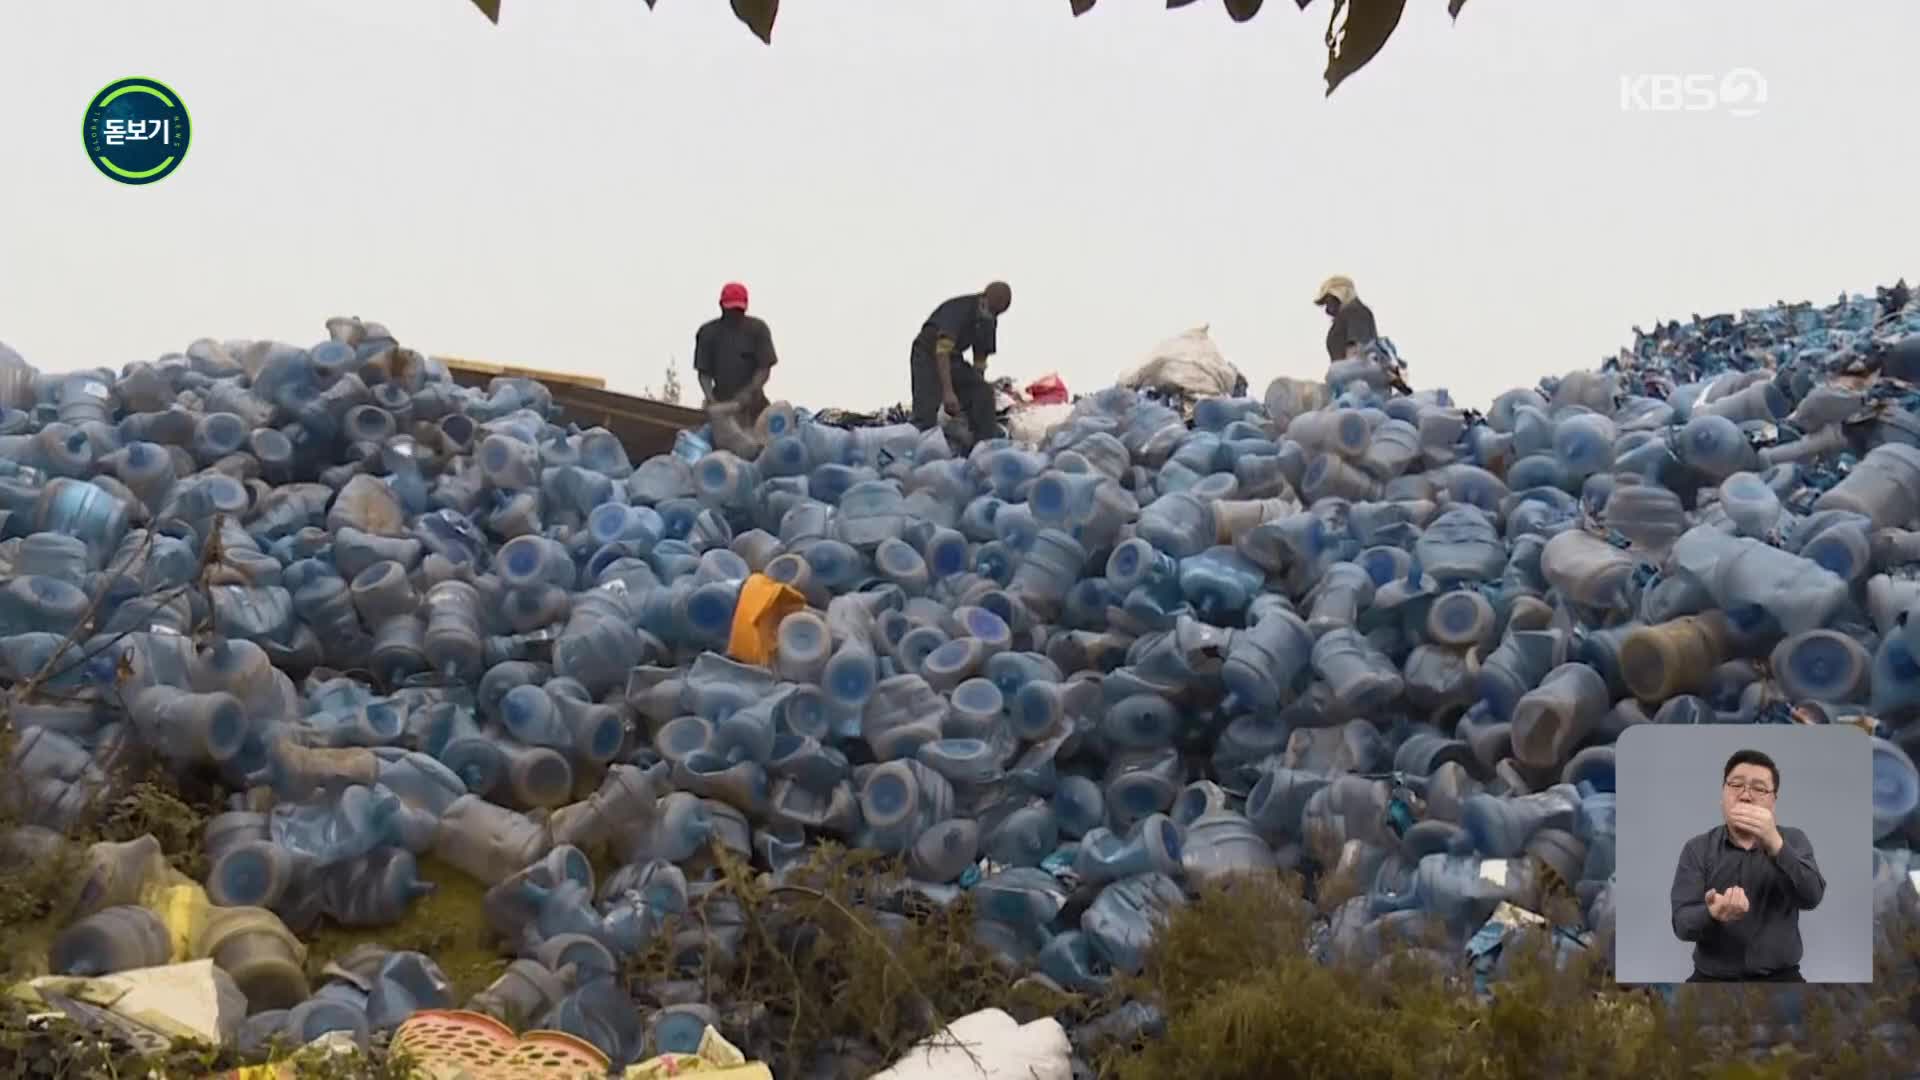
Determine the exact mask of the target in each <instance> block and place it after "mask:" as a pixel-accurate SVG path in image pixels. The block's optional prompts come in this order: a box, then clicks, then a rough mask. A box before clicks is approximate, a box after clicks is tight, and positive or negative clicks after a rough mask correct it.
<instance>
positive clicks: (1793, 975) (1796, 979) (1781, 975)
mask: <svg viewBox="0 0 1920 1080" xmlns="http://www.w3.org/2000/svg"><path fill="white" fill-rule="evenodd" d="M1687 981H1688V982H1690V983H1803V982H1806V981H1807V980H1806V978H1805V977H1803V976H1802V975H1801V974H1800V965H1798V964H1795V965H1794V966H1792V967H1790V968H1781V969H1780V970H1779V971H1775V972H1772V973H1770V974H1766V975H1742V976H1739V977H1738V978H1732V979H1722V978H1719V977H1717V976H1713V975H1702V974H1700V973H1699V972H1698V971H1695V972H1694V973H1693V974H1692V975H1689V976H1687Z"/></svg>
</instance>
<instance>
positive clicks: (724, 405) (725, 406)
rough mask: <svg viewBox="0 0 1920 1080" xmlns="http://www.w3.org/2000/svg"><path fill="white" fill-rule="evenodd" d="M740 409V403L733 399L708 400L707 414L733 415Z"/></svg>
mask: <svg viewBox="0 0 1920 1080" xmlns="http://www.w3.org/2000/svg"><path fill="white" fill-rule="evenodd" d="M739 411H740V403H739V402H737V401H733V400H731V399H728V400H723V401H709V402H707V415H709V416H732V415H733V414H734V413H737V412H739Z"/></svg>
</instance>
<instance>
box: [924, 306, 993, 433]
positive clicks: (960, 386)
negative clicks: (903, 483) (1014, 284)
mask: <svg viewBox="0 0 1920 1080" xmlns="http://www.w3.org/2000/svg"><path fill="white" fill-rule="evenodd" d="M1012 306H1013V290H1012V289H1011V288H1009V287H1008V286H1007V283H1006V282H1004V281H996V282H993V283H992V284H990V285H988V286H987V287H986V288H985V289H982V290H981V291H979V292H977V293H968V294H967V295H965V296H956V297H954V298H953V299H951V300H948V301H947V302H946V303H943V304H941V305H940V306H939V307H937V308H934V309H933V314H931V315H929V316H927V321H926V322H925V323H924V324H922V325H921V327H920V333H919V334H918V335H917V336H915V337H914V339H913V351H912V353H911V354H910V356H909V364H910V366H911V370H912V373H913V426H914V427H917V428H919V429H920V430H921V431H931V430H932V429H933V427H934V426H935V425H936V424H938V423H939V422H940V410H941V409H942V408H943V407H944V408H945V409H946V410H947V413H948V414H949V415H951V416H954V417H957V418H960V419H963V420H965V421H966V422H967V428H968V432H969V434H971V435H972V437H973V439H974V441H976V442H978V441H979V440H981V439H991V438H995V437H997V436H998V435H999V434H1000V424H999V421H998V419H997V418H996V417H995V409H994V407H993V386H992V385H991V384H990V383H988V382H987V358H988V357H990V356H992V355H993V354H994V353H995V352H996V351H998V349H999V345H1000V342H999V326H1000V316H1002V315H1005V314H1006V313H1007V309H1008V308H1010V307H1012ZM969 350H971V351H972V353H973V363H971V364H968V363H967V362H966V361H965V360H963V359H961V357H962V355H963V354H965V353H966V352H968V351H969Z"/></svg>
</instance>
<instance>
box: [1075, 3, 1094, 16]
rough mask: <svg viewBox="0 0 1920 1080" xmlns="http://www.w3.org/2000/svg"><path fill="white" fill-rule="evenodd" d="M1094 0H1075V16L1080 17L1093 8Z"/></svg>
mask: <svg viewBox="0 0 1920 1080" xmlns="http://www.w3.org/2000/svg"><path fill="white" fill-rule="evenodd" d="M1093 2H1094V0H1073V17H1074V18H1076V19H1077V18H1079V17H1080V16H1082V15H1085V14H1086V13H1087V12H1089V11H1092V10H1093Z"/></svg>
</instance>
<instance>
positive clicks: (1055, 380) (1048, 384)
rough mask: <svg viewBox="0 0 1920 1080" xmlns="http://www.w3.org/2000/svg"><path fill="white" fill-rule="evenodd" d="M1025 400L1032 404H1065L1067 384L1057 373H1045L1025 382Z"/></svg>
mask: <svg viewBox="0 0 1920 1080" xmlns="http://www.w3.org/2000/svg"><path fill="white" fill-rule="evenodd" d="M1026 393H1027V401H1028V402H1029V403H1031V404H1034V405H1065V404H1066V403H1067V384H1066V383H1065V382H1063V381H1061V379H1060V376H1059V375H1058V374H1053V375H1047V376H1044V377H1042V378H1039V379H1035V380H1034V381H1032V382H1030V383H1028V384H1027V391H1026Z"/></svg>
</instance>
